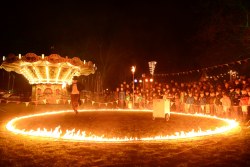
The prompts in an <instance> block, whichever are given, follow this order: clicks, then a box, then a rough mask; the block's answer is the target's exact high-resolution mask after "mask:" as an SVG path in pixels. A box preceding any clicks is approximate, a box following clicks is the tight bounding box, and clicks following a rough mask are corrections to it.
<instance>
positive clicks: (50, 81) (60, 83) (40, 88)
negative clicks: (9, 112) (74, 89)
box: [0, 53, 97, 104]
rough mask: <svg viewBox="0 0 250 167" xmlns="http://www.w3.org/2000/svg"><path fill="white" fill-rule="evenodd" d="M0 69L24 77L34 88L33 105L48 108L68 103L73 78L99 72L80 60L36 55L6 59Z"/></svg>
mask: <svg viewBox="0 0 250 167" xmlns="http://www.w3.org/2000/svg"><path fill="white" fill-rule="evenodd" d="M0 68H3V69H4V70H6V71H8V72H11V71H14V72H16V73H18V74H21V75H23V76H24V77H25V78H26V79H27V80H28V82H29V83H30V84H31V85H32V96H31V101H32V102H35V103H45V104H47V103H48V104H59V103H62V102H63V103H65V102H66V100H67V99H68V94H67V91H66V84H71V81H72V78H73V76H81V75H84V76H88V75H90V74H94V73H95V71H96V69H97V68H96V66H95V64H93V63H92V62H91V61H86V60H84V61H81V60H80V59H79V58H78V57H73V58H68V57H61V56H60V55H58V54H51V55H49V56H45V55H44V54H42V55H41V56H38V55H36V54H34V53H27V54H26V55H24V56H22V55H21V54H19V55H18V56H15V55H9V56H8V57H6V58H5V57H3V63H2V64H1V66H0Z"/></svg>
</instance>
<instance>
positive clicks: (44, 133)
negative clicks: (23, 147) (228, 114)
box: [6, 109, 238, 142]
mask: <svg viewBox="0 0 250 167" xmlns="http://www.w3.org/2000/svg"><path fill="white" fill-rule="evenodd" d="M84 111H93V110H82V111H80V112H84ZM98 111H105V109H103V110H101V109H99V110H98ZM107 111H108V110H107ZM118 111H130V112H131V110H118ZM133 111H142V110H133ZM143 111H145V112H152V110H143ZM65 112H72V111H71V110H64V111H54V112H46V113H41V114H34V115H27V116H22V117H17V118H14V119H12V120H11V121H9V122H8V123H7V125H6V128H7V129H8V130H9V131H11V132H13V133H16V134H22V135H30V136H39V137H49V138H56V139H64V140H76V141H97V142H126V141H156V140H172V139H184V138H193V137H198V136H208V135H215V134H220V133H224V132H228V131H230V130H232V129H234V128H236V127H238V123H237V122H236V121H234V120H229V119H223V118H218V117H215V116H208V115H202V114H183V113H172V114H178V115H189V116H194V117H204V118H212V119H217V120H221V121H224V122H225V123H226V124H227V125H225V126H222V127H218V128H216V129H215V130H211V129H210V130H205V131H202V130H200V131H194V130H192V131H190V132H183V131H181V132H176V133H175V134H173V135H169V136H155V137H145V138H140V139H138V138H128V137H124V138H117V137H113V138H106V137H105V136H104V135H103V136H96V135H91V136H87V135H86V133H85V131H80V130H78V131H76V130H75V129H72V130H66V131H65V132H63V131H62V130H61V129H60V125H58V126H57V127H56V128H55V129H54V130H52V129H50V130H47V129H40V128H38V129H37V130H25V129H22V130H20V129H18V128H16V127H15V123H16V122H18V121H20V120H23V119H26V118H31V117H39V116H45V115H48V116H49V115H54V114H60V113H65Z"/></svg>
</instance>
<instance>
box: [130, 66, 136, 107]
mask: <svg viewBox="0 0 250 167" xmlns="http://www.w3.org/2000/svg"><path fill="white" fill-rule="evenodd" d="M135 69H136V66H132V67H131V72H132V74H133V108H134V106H135Z"/></svg>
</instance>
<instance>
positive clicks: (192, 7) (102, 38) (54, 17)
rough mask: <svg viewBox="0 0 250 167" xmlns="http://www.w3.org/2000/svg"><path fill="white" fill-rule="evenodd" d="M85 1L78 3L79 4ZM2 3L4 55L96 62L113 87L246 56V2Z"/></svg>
mask: <svg viewBox="0 0 250 167" xmlns="http://www.w3.org/2000/svg"><path fill="white" fill-rule="evenodd" d="M79 2H80V1H79ZM79 2H76V1H58V2H45V1H42V2H36V4H33V3H34V2H33V1H28V2H27V1H20V2H18V3H17V2H15V3H14V2H5V3H7V4H6V5H3V4H2V5H1V10H0V17H1V19H0V21H1V34H0V35H1V37H0V39H1V45H0V55H1V57H2V56H4V55H5V56H7V55H8V54H9V53H14V54H19V53H21V54H23V55H24V54H26V53H29V52H33V53H36V54H38V55H40V54H42V53H44V54H45V55H49V54H51V53H57V54H59V55H61V56H68V57H75V56H78V57H80V58H81V59H82V60H84V59H86V60H91V61H93V62H94V63H95V64H96V65H97V67H98V72H100V73H101V74H102V76H103V78H104V85H109V84H110V85H115V84H117V83H119V82H121V81H123V80H127V79H128V78H129V77H131V71H130V67H131V66H132V65H136V67H137V69H136V75H141V74H142V73H146V74H149V68H148V61H157V65H156V69H155V73H171V72H180V71H187V70H191V69H199V68H203V67H209V66H213V65H217V64H220V63H227V62H231V61H235V60H239V59H244V58H246V57H249V53H250V52H249V51H250V47H249V46H250V42H249V41H250V31H249V27H248V22H247V13H249V10H250V8H249V2H248V1H247V0H211V1H209V0H189V1H188V0H187V1H183V0H175V1H174V0H173V1H168V2H161V1H135V2H133V1H106V2H105V1H101V2H98V1H90V2H88V1H83V2H81V3H79Z"/></svg>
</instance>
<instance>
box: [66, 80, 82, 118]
mask: <svg viewBox="0 0 250 167" xmlns="http://www.w3.org/2000/svg"><path fill="white" fill-rule="evenodd" d="M67 89H68V92H69V93H70V97H71V105H72V108H73V110H74V112H75V113H76V114H78V107H79V103H81V101H80V93H81V91H82V90H83V89H84V87H83V85H82V84H81V83H80V82H78V77H77V76H74V77H73V81H72V84H71V85H68V87H67Z"/></svg>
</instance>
